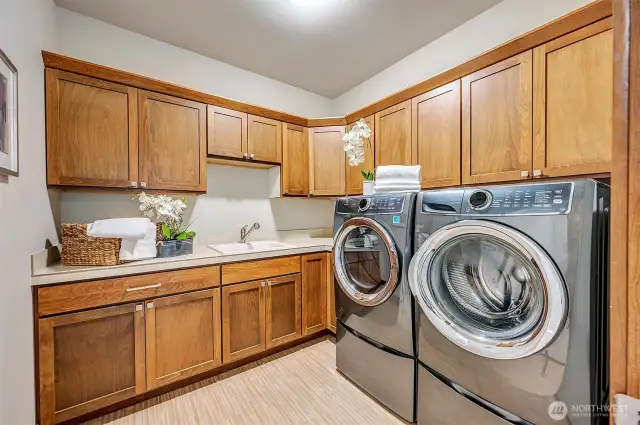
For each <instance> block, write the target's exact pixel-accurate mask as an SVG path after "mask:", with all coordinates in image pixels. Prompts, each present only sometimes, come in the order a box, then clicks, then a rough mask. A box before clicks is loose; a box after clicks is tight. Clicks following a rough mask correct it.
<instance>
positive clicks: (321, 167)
mask: <svg viewBox="0 0 640 425" xmlns="http://www.w3.org/2000/svg"><path fill="white" fill-rule="evenodd" d="M343 137H344V127H343V126H332V127H315V128H310V129H309V162H310V167H309V169H310V173H309V193H310V194H311V195H313V196H343V195H345V194H346V182H345V160H344V157H345V153H344V144H343V140H342V139H343Z"/></svg>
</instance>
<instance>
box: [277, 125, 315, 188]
mask: <svg viewBox="0 0 640 425" xmlns="http://www.w3.org/2000/svg"><path fill="white" fill-rule="evenodd" d="M281 178H282V194H283V195H289V196H291V195H298V196H306V195H308V194H309V130H308V129H307V128H305V127H301V126H299V125H294V124H287V123H283V124H282V177H281Z"/></svg>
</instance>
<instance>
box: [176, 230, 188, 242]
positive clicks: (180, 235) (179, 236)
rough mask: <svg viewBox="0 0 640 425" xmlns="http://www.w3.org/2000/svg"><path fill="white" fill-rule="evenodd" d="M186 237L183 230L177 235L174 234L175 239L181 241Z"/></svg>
mask: <svg viewBox="0 0 640 425" xmlns="http://www.w3.org/2000/svg"><path fill="white" fill-rule="evenodd" d="M186 238H187V234H186V233H185V232H182V233H180V234H179V235H178V236H176V239H177V240H179V241H181V240H184V239H186Z"/></svg>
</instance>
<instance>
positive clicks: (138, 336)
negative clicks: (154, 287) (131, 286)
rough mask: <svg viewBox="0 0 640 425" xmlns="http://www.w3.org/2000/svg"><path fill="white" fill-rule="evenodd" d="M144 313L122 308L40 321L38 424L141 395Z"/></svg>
mask: <svg viewBox="0 0 640 425" xmlns="http://www.w3.org/2000/svg"><path fill="white" fill-rule="evenodd" d="M144 344H145V341H144V309H143V306H142V304H125V305H121V306H117V307H108V308H101V309H96V310H89V311H83V312H80V313H72V314H65V315H61V316H54V317H50V318H46V319H40V320H39V329H38V350H39V356H38V358H39V369H38V370H39V391H40V424H41V425H48V424H52V423H58V422H62V421H66V420H68V419H71V418H75V417H77V416H79V415H82V414H84V413H87V412H90V411H93V410H96V409H99V408H101V407H105V406H108V405H111V404H113V403H116V402H118V401H121V400H125V399H128V398H131V397H133V396H135V395H136V394H140V393H143V392H144V391H145V390H146V387H145V361H144Z"/></svg>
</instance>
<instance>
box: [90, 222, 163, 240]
mask: <svg viewBox="0 0 640 425" xmlns="http://www.w3.org/2000/svg"><path fill="white" fill-rule="evenodd" d="M149 223H151V220H149V219H148V218H143V217H140V218H112V219H109V220H97V221H94V222H93V223H92V224H89V225H87V235H89V236H93V237H94V238H122V239H142V238H144V237H145V236H146V235H147V231H148V230H149Z"/></svg>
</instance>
